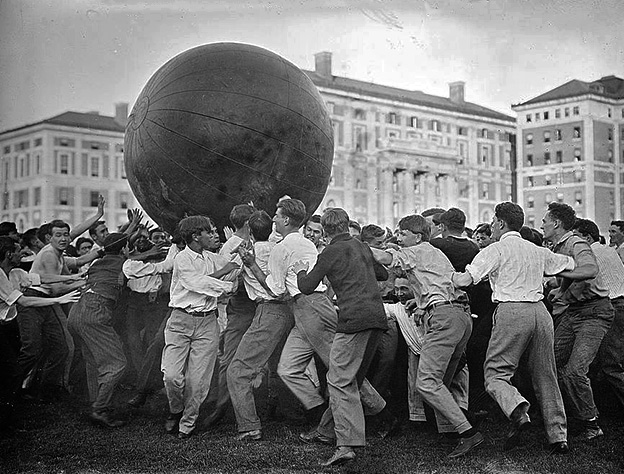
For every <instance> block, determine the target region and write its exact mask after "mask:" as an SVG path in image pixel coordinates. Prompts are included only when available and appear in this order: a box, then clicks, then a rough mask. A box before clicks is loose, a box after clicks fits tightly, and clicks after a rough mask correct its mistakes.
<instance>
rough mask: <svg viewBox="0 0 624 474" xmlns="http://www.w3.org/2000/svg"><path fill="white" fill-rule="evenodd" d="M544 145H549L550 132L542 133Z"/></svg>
mask: <svg viewBox="0 0 624 474" xmlns="http://www.w3.org/2000/svg"><path fill="white" fill-rule="evenodd" d="M544 143H550V131H549V130H546V131H545V132H544Z"/></svg>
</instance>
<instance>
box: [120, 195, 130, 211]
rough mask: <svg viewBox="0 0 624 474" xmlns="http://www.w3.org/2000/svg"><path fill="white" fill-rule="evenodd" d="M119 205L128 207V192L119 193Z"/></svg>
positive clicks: (124, 207)
mask: <svg viewBox="0 0 624 474" xmlns="http://www.w3.org/2000/svg"><path fill="white" fill-rule="evenodd" d="M119 207H120V208H121V209H128V193H119Z"/></svg>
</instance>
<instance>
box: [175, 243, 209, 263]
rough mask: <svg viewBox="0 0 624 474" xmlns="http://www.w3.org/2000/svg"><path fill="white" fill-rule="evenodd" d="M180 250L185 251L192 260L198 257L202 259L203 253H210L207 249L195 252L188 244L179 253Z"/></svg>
mask: <svg viewBox="0 0 624 474" xmlns="http://www.w3.org/2000/svg"><path fill="white" fill-rule="evenodd" d="M182 252H186V253H187V254H188V255H189V257H191V258H192V259H193V260H197V259H198V258H201V259H202V260H203V259H204V254H206V253H210V252H208V250H202V252H201V253H199V252H195V250H193V249H191V248H190V247H189V246H188V245H187V246H186V247H185V248H184V250H182V251H181V252H180V253H182Z"/></svg>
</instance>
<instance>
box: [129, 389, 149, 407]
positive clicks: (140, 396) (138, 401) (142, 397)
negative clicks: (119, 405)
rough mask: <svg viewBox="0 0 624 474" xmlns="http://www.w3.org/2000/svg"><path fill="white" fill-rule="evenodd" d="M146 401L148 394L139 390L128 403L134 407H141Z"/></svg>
mask: <svg viewBox="0 0 624 474" xmlns="http://www.w3.org/2000/svg"><path fill="white" fill-rule="evenodd" d="M146 401H147V394H145V393H141V392H139V393H137V394H136V395H135V396H134V397H132V398H131V399H130V400H128V401H127V402H126V403H127V404H128V405H129V406H131V407H132V408H141V407H142V406H143V405H145V402H146Z"/></svg>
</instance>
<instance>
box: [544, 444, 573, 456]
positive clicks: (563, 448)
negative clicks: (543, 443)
mask: <svg viewBox="0 0 624 474" xmlns="http://www.w3.org/2000/svg"><path fill="white" fill-rule="evenodd" d="M548 452H549V453H550V454H568V453H569V452H570V447H569V446H568V443H567V442H566V441H558V442H556V443H551V444H549V445H548Z"/></svg>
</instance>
